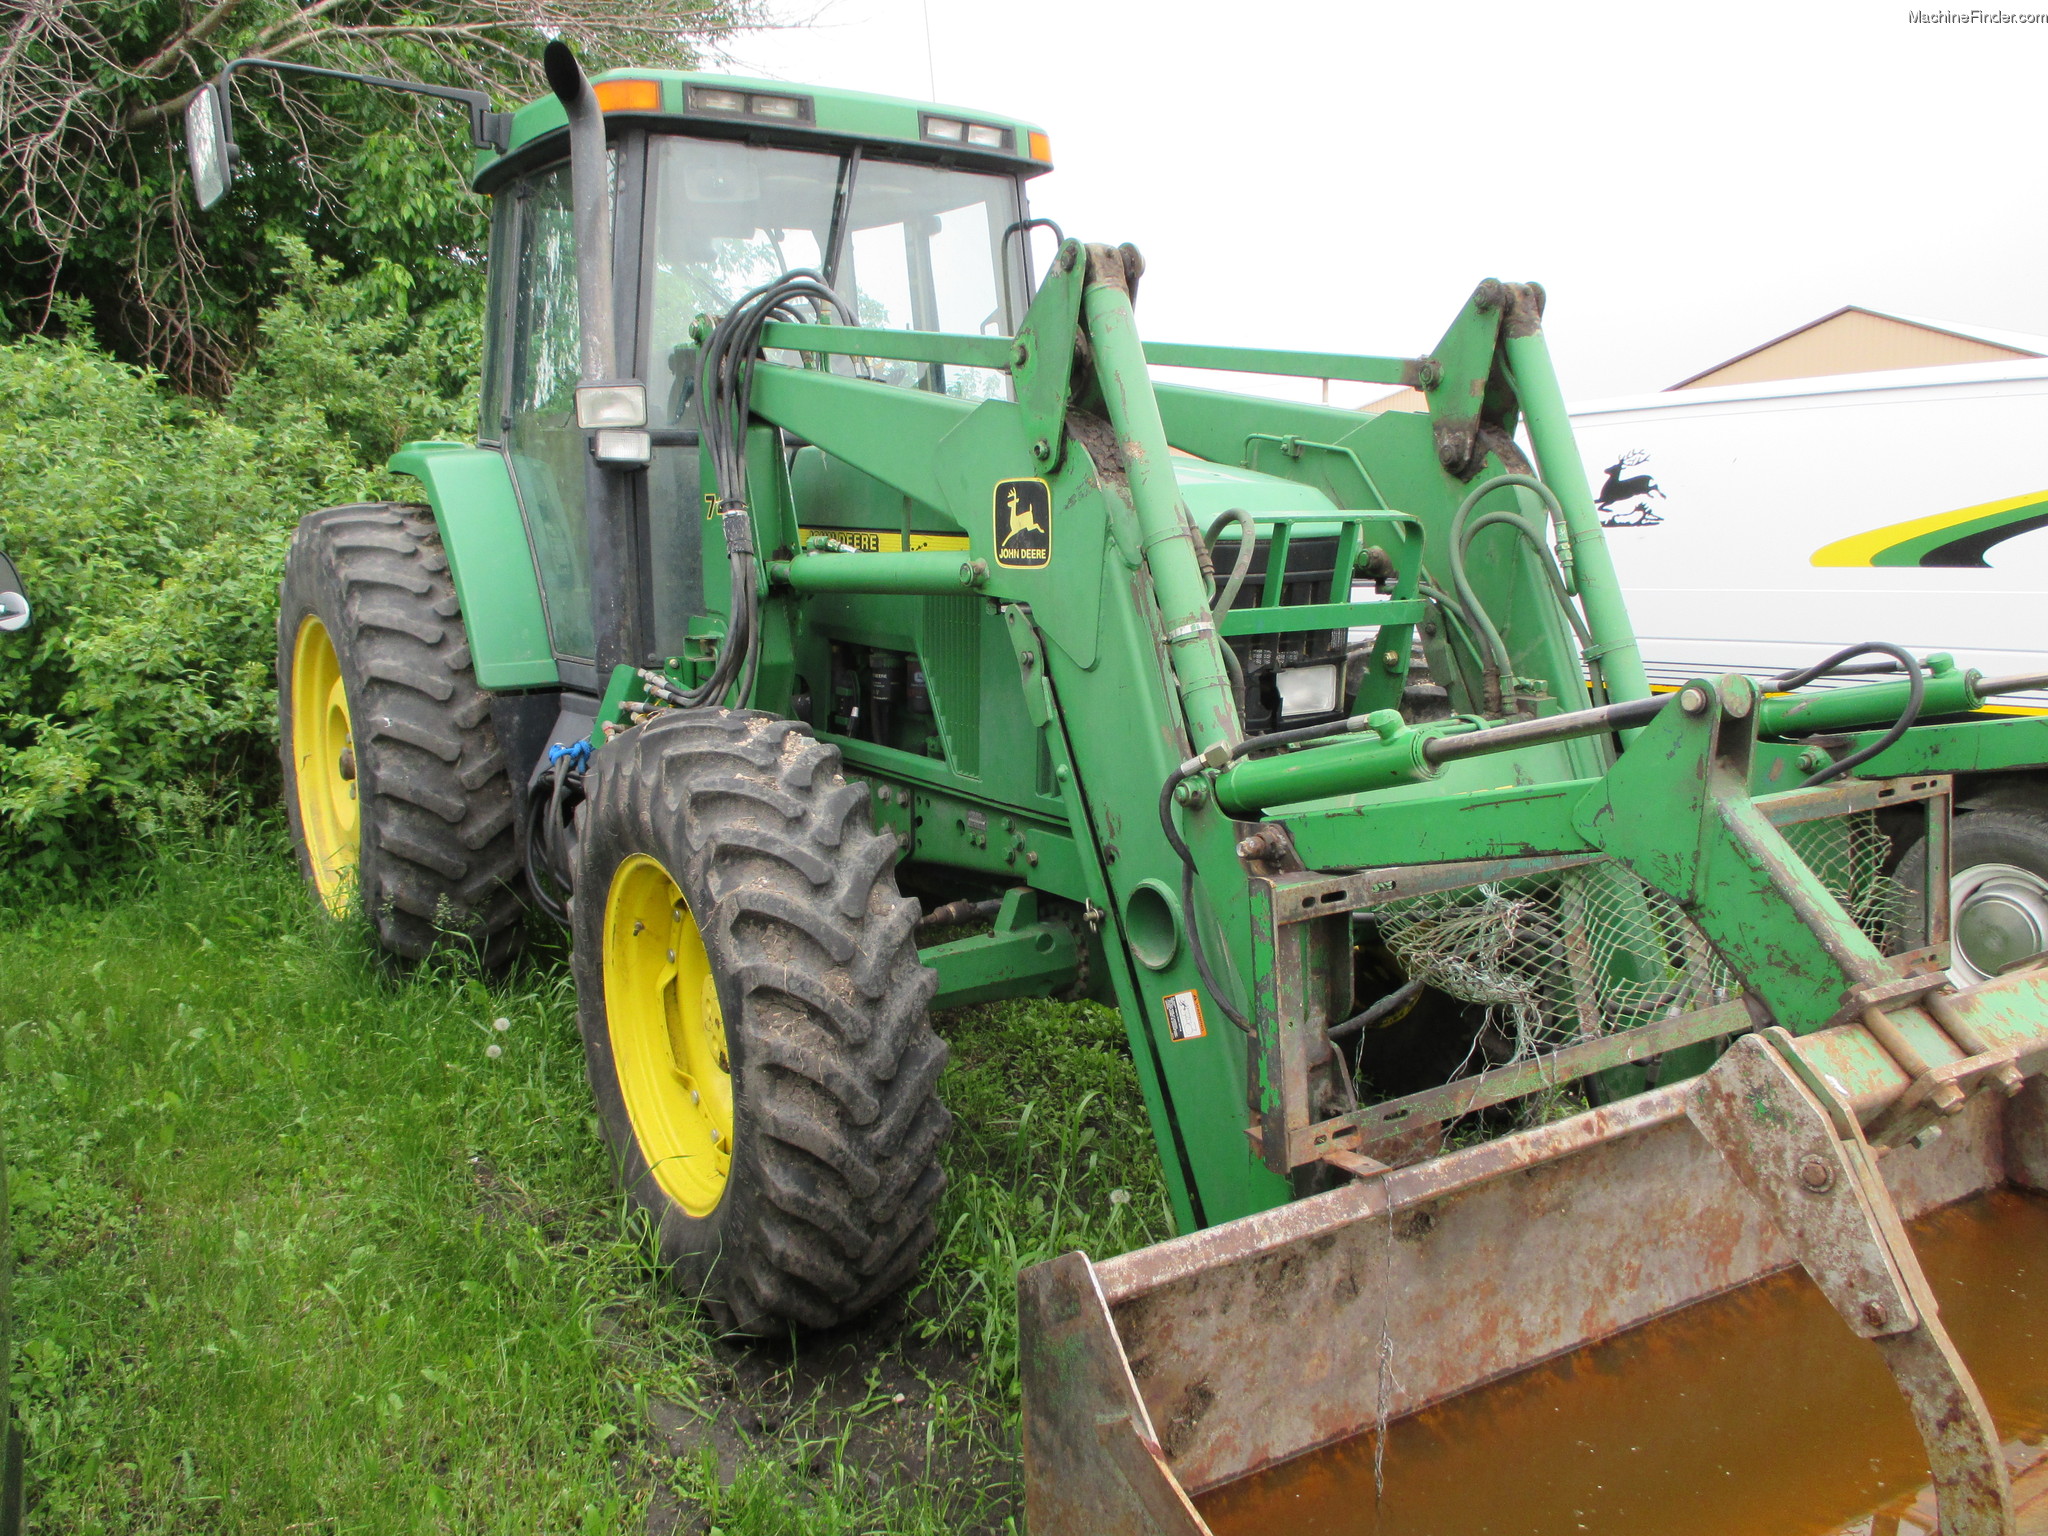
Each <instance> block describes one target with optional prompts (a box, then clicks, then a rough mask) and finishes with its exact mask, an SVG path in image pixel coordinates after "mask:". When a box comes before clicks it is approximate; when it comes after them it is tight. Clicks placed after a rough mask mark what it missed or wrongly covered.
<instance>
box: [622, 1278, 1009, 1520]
mask: <svg viewBox="0 0 2048 1536" xmlns="http://www.w3.org/2000/svg"><path fill="white" fill-rule="evenodd" d="M924 1321H925V1319H924V1318H923V1317H921V1316H920V1315H919V1314H917V1313H916V1312H915V1311H913V1310H912V1308H911V1307H910V1306H909V1305H908V1304H907V1303H905V1302H904V1301H903V1300H902V1299H900V1298H899V1299H897V1300H896V1301H893V1302H891V1303H889V1304H887V1305H885V1306H884V1307H882V1308H880V1309H878V1310H877V1311H876V1312H874V1313H872V1314H870V1315H869V1316H868V1317H867V1318H866V1319H864V1320H862V1321H861V1322H859V1323H855V1324H850V1325H848V1326H846V1327H844V1328H836V1329H832V1330H830V1331H828V1332H823V1333H810V1334H805V1335H803V1336H801V1337H800V1338H798V1339H795V1340H793V1341H777V1340H762V1339H747V1338H741V1337H737V1336H735V1337H729V1338H721V1339H718V1340H716V1341H714V1342H713V1344H712V1348H711V1356H712V1359H711V1364H710V1366H709V1368H708V1369H707V1370H705V1371H704V1372H703V1373H702V1375H701V1376H700V1382H701V1385H702V1389H703V1390H702V1394H701V1396H700V1397H699V1398H698V1400H697V1401H696V1402H695V1403H693V1404H681V1403H672V1402H667V1401H664V1400H662V1399H659V1398H656V1399H654V1400H652V1401H651V1402H650V1404H649V1420H650V1422H649V1424H648V1426H647V1427H648V1429H649V1431H650V1433H651V1435H652V1436H653V1437H654V1439H655V1440H656V1442H657V1443H658V1444H659V1445H660V1446H661V1447H662V1448H663V1449H664V1450H665V1452H666V1454H667V1455H668V1456H670V1457H671V1458H672V1459H673V1460H674V1461H676V1462H678V1463H692V1464H696V1463H699V1462H701V1460H702V1459H703V1458H704V1457H705V1456H706V1454H707V1453H708V1454H709V1455H710V1456H711V1457H713V1458H714V1459H715V1463H716V1466H717V1474H718V1479H719V1482H720V1483H721V1484H722V1485H725V1486H730V1485H731V1483H732V1481H733V1479H734V1478H735V1477H736V1476H738V1475H739V1473H740V1471H741V1469H742V1468H743V1467H744V1466H745V1465H746V1464H747V1463H749V1462H751V1461H757V1460H766V1461H770V1462H773V1463H777V1464H779V1465H780V1466H781V1467H783V1468H786V1469H787V1470H788V1471H789V1472H791V1473H793V1474H795V1475H796V1476H797V1477H798V1478H799V1479H810V1480H815V1479H825V1478H829V1477H831V1476H832V1475H833V1473H834V1471H835V1469H838V1470H839V1471H840V1474H841V1476H842V1477H843V1475H844V1472H845V1471H846V1470H851V1471H852V1472H853V1473H854V1474H855V1475H856V1476H857V1477H858V1478H860V1479H861V1480H863V1481H864V1482H865V1484H866V1486H867V1490H868V1492H869V1493H871V1494H872V1495H874V1496H875V1497H877V1498H882V1497H885V1496H887V1495H888V1494H889V1493H890V1492H891V1491H892V1490H893V1491H906V1490H909V1489H911V1488H916V1489H917V1490H918V1491H919V1494H920V1495H921V1496H922V1497H923V1498H924V1499H926V1500H928V1501H929V1502H930V1503H931V1504H932V1505H934V1506H936V1507H937V1508H938V1509H940V1510H943V1511H946V1512H948V1513H949V1514H950V1515H951V1516H952V1519H950V1520H949V1521H948V1527H949V1528H950V1529H954V1530H957V1531H960V1532H962V1533H963V1536H979V1533H983V1532H986V1533H989V1536H999V1533H1002V1532H1004V1531H1006V1530H1015V1529H1020V1528H1021V1527H1022V1524H1023V1499H1022V1489H1021V1487H1019V1486H1018V1485H1017V1482H1016V1476H1017V1447H1016V1430H1015V1426H1014V1424H1013V1423H1012V1422H1010V1416H1009V1415H1008V1414H1007V1413H1005V1412H1003V1411H1002V1410H1001V1409H1000V1407H999V1405H997V1404H996V1403H994V1402H993V1401H992V1400H991V1399H990V1398H989V1396H988V1395H987V1392H986V1390H985V1388H984V1387H983V1386H982V1384H981V1380H980V1377H979V1373H978V1370H977V1366H978V1361H977V1359H976V1357H975V1356H974V1355H973V1354H972V1353H971V1352H970V1351H969V1350H967V1349H966V1348H965V1347H963V1345H962V1344H961V1343H960V1342H959V1341H957V1340H954V1339H949V1338H946V1337H943V1336H942V1337H938V1338H933V1339H927V1338H925V1337H924V1336H923V1333H924V1330H923V1329H922V1328H921V1327H920V1324H921V1323H923V1322H924ZM708 1523H709V1521H708V1517H707V1516H706V1514H705V1513H704V1512H703V1511H702V1510H700V1509H697V1508H693V1507H690V1501H687V1500H678V1499H675V1498H673V1497H670V1498H666V1499H657V1500H656V1501H655V1504H654V1506H653V1507H652V1508H651V1509H650V1511H649V1518H648V1526H647V1529H648V1532H649V1536H671V1533H673V1536H701V1533H702V1532H703V1531H705V1530H706V1529H707V1528H708Z"/></svg>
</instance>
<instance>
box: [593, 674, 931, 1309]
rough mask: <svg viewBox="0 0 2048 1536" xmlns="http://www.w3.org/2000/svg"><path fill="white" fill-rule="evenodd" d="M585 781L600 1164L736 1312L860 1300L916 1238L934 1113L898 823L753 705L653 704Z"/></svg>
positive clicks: (895, 1271)
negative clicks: (880, 827) (885, 821)
mask: <svg viewBox="0 0 2048 1536" xmlns="http://www.w3.org/2000/svg"><path fill="white" fill-rule="evenodd" d="M585 790H586V794H587V796H588V798H587V799H586V800H585V802H584V805H583V807H582V809H581V811H580V812H579V815H580V818H581V821H582V832H581V837H580V841H579V845H578V850H577V872H576V882H575V890H576V894H575V897H574V898H573V900H572V901H571V903H570V911H571V922H572V925H573V929H574V933H575V970H576V995H577V1003H578V1012H579V1018H580V1022H581V1025H582V1031H583V1045H584V1052H585V1057H586V1060H587V1063H588V1066H589V1071H590V1082H591V1088H592V1090H593V1092H594V1093H595V1095H596V1099H597V1105H598V1110H599V1114H600V1119H601V1123H602V1126H603V1129H604V1135H605V1139H606V1141H607V1142H608V1143H609V1145H610V1147H611V1151H612V1154H613V1158H614V1164H615V1167H616V1168H617V1170H618V1174H619V1179H620V1183H621V1184H622V1186H623V1187H624V1188H625V1190H626V1191H627V1193H628V1194H629V1195H630V1196H631V1198H632V1200H633V1201H634V1203H635V1204H636V1205H637V1206H638V1207H639V1208H640V1209H641V1210H643V1211H645V1212H646V1213H647V1214H648V1216H649V1217H650V1218H651V1219H652V1221H653V1223H654V1226H655V1229H656V1231H657V1232H658V1234H659V1241H660V1252H661V1258H662V1261H663V1262H664V1263H665V1264H666V1265H668V1266H669V1267H670V1269H671V1274H672V1277H673V1278H674V1280H675V1281H676V1282H677V1283H678V1284H679V1285H680V1286H682V1287H683V1288H685V1289H687V1290H689V1291H692V1292H694V1293H697V1294H700V1295H702V1296H703V1298H704V1299H705V1301H706V1302H707V1304H709V1305H710V1306H711V1308H712V1309H713V1311H714V1313H715V1314H716V1315H718V1316H719V1318H720V1320H721V1321H723V1322H725V1323H727V1324H729V1325H730V1326H732V1327H734V1328H736V1329H737V1330H739V1331H741V1332H746V1333H774V1332H778V1331H781V1330H782V1329H784V1328H786V1327H788V1326H790V1325H792V1324H794V1325H798V1326H802V1327H807V1328H827V1327H832V1326H835V1325H837V1324H839V1323H842V1322H845V1321H846V1320H847V1319H849V1318H852V1317H855V1316H857V1315H858V1314H860V1313H861V1312H864V1311H866V1310H867V1309H868V1308H869V1307H871V1306H873V1305H874V1304H875V1303H876V1302H878V1301H881V1300H882V1299H883V1298H885V1297H887V1296H888V1295H890V1294H891V1293H893V1292H894V1291H896V1290H897V1289H899V1288H900V1287H901V1286H902V1285H904V1284H905V1283H906V1282H907V1281H908V1280H909V1279H910V1278H911V1276H912V1275H913V1274H914V1273H915V1272H916V1269H917V1265H918V1261H919V1259H920V1258H922V1257H923V1255H924V1252H925V1250H926V1249H927V1248H929V1247H930V1246H931V1243H932V1241H933V1238H934V1235H935V1233H934V1229H933V1225H932V1210H933V1207H934V1206H935V1205H936V1203H937V1201H938V1198H939V1194H940V1192H941V1191H942V1190H943V1189H944V1188H945V1174H944V1172H943V1170H942V1169H941V1168H940V1166H939V1163H938V1161H937V1154H938V1150H939V1146H940V1144H941V1143H942V1142H943V1141H944V1139H945V1135H946V1131H947V1129H948V1127H949V1125H950V1123H951V1117H950V1116H948V1114H947V1113H946V1110H945V1108H944V1106H943V1105H941V1104H940V1103H939V1100H938V1097H937V1092H936V1090H937V1084H938V1078H939V1071H940V1068H941V1067H943V1066H944V1064H945V1060H946V1047H945V1044H944V1043H943V1042H942V1041H941V1040H940V1039H939V1038H938V1037H937V1036H936V1035H935V1034H933V1033H932V1030H931V1027H930V1025H929V1024H928V1023H927V1022H926V1017H925V1014H926V1009H927V1007H928V1006H929V1004H930V1002H931V998H932V993H933V990H934V988H935V987H936V985H937V977H936V975H935V973H933V972H932V971H930V970H928V969H926V968H925V967H924V966H923V965H921V964H919V963H918V958H917V947H916V942H915V939H914V936H913V930H914V928H915V925H916V921H917V915H918V907H917V904H916V903H915V902H913V901H908V900H906V899H904V898H903V897H902V896H900V895H898V894H897V890H896V880H895V873H894V865H895V855H896V849H897V844H896V841H895V839H894V838H893V837H890V836H884V835H878V834H876V833H875V832H874V831H873V830H872V827H871V825H870V822H869V818H868V799H867V791H866V789H865V788H863V787H861V786H859V785H852V784H848V783H847V782H846V781H845V779H844V778H843V777H842V776H841V774H840V771H839V753H838V751H837V750H836V749H834V748H832V747H828V746H826V745H824V744H823V743H821V742H819V741H817V740H816V739H815V738H813V737H812V735H811V733H810V730H809V728H808V727H807V726H804V725H802V724H799V723H798V722H796V721H793V720H783V719H778V718H775V717H773V716H770V715H765V714H758V713H755V712H752V711H737V710H722V709H690V710H681V709H679V710H671V711H667V712H664V713H662V714H660V715H658V716H656V717H655V719H654V720H652V721H651V722H649V723H648V724H647V725H644V726H642V727H640V728H638V729H637V730H633V731H629V732H628V733H626V734H625V735H623V736H621V737H619V738H617V739H616V740H614V741H612V742H610V743H609V744H607V745H606V746H605V747H604V748H603V749H602V750H601V751H599V752H598V753H597V754H596V756H595V758H594V759H593V761H592V764H591V768H590V771H589V773H588V776H587V777H586V779H585ZM656 871H658V872H659V873H658V875H657V873H656ZM663 880H665V881H666V884H662V883H661V882H662V881H663ZM665 902H668V903H671V904H672V914H673V915H672V917H671V915H670V913H671V906H666V905H664V903H665ZM664 924H667V925H668V926H666V927H664ZM664 955H665V956H666V962H665V963H664V958H663V957H664ZM700 956H701V957H702V958H701V960H700V959H699V957H700ZM707 1040H709V1041H712V1042H713V1044H712V1045H711V1046H710V1047H709V1048H708V1049H707V1047H706V1045H705V1043H704V1042H705V1041H707ZM713 1058H716V1060H717V1061H718V1063H719V1064H720V1065H722V1066H724V1067H725V1068H726V1070H727V1072H728V1073H729V1076H727V1077H725V1078H724V1080H723V1081H719V1080H718V1074H716V1073H713V1074H712V1075H711V1078H710V1080H707V1077H706V1072H705V1068H706V1062H707V1061H710V1060H712V1059H713ZM700 1097H701V1100H702V1103H701V1105H700V1103H699V1099H700ZM712 1132H718V1133H719V1134H718V1135H713V1134H711V1133H712ZM721 1147H723V1148H724V1150H723V1152H722V1153H721V1152H720V1150H719V1149H720V1148H721ZM721 1157H722V1158H723V1162H722V1163H721V1162H720V1159H721Z"/></svg>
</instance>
